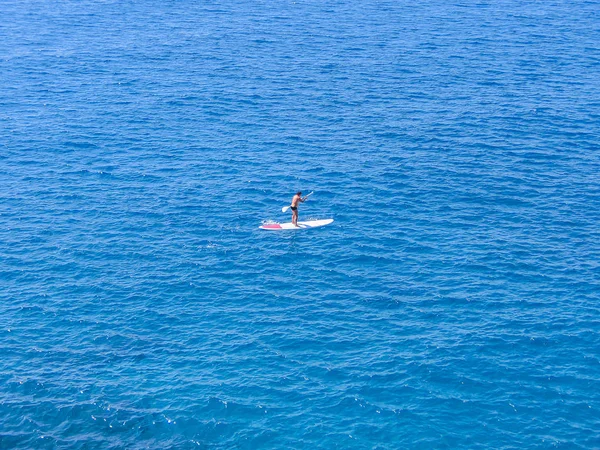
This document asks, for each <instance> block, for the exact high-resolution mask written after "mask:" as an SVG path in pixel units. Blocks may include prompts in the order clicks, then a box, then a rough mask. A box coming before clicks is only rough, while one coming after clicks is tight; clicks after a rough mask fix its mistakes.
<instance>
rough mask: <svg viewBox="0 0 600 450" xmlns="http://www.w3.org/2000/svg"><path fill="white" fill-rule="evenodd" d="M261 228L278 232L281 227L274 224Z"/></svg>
mask: <svg viewBox="0 0 600 450" xmlns="http://www.w3.org/2000/svg"><path fill="white" fill-rule="evenodd" d="M262 227H263V228H271V229H275V230H278V229H280V228H281V225H279V224H278V223H274V224H269V225H263V226H262Z"/></svg>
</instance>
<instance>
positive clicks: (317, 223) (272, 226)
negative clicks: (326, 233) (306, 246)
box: [259, 219, 333, 231]
mask: <svg viewBox="0 0 600 450" xmlns="http://www.w3.org/2000/svg"><path fill="white" fill-rule="evenodd" d="M332 222H333V219H323V220H308V221H306V222H298V226H296V225H294V224H292V222H288V223H267V224H265V225H261V226H260V227H259V228H261V229H263V230H273V231H281V230H304V229H306V228H318V227H324V226H325V225H329V224H330V223H332Z"/></svg>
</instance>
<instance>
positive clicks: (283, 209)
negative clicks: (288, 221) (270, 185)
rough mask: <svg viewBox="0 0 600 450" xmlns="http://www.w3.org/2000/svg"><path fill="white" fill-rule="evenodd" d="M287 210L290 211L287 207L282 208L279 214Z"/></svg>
mask: <svg viewBox="0 0 600 450" xmlns="http://www.w3.org/2000/svg"><path fill="white" fill-rule="evenodd" d="M288 209H290V207H289V206H284V207H283V208H281V212H286V211H287V210H288Z"/></svg>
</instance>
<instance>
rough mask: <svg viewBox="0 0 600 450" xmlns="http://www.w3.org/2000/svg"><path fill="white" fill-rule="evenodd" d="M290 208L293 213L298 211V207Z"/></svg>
mask: <svg viewBox="0 0 600 450" xmlns="http://www.w3.org/2000/svg"><path fill="white" fill-rule="evenodd" d="M290 208H291V210H292V211H294V212H296V211H298V207H297V206H290Z"/></svg>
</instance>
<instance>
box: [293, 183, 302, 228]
mask: <svg viewBox="0 0 600 450" xmlns="http://www.w3.org/2000/svg"><path fill="white" fill-rule="evenodd" d="M299 203H304V199H303V198H302V191H298V192H296V195H294V198H292V206H290V208H291V210H292V224H294V225H296V226H298V204H299Z"/></svg>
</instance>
